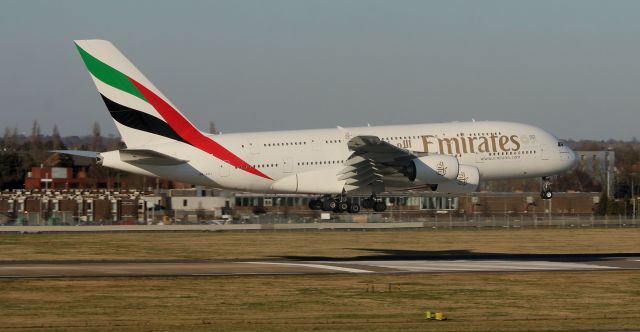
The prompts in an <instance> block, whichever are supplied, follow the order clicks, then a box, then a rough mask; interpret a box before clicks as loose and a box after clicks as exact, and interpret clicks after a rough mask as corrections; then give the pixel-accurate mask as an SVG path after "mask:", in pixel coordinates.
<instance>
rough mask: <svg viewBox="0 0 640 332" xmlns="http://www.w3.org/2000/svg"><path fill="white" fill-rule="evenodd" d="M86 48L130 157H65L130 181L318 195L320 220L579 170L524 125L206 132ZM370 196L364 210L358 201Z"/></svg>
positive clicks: (104, 45) (120, 61) (126, 67)
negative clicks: (126, 175)
mask: <svg viewBox="0 0 640 332" xmlns="http://www.w3.org/2000/svg"><path fill="white" fill-rule="evenodd" d="M75 45H76V48H77V50H78V52H79V53H80V57H81V58H82V60H83V62H84V64H85V65H86V67H87V69H88V71H89V74H90V76H91V78H92V79H93V82H94V83H95V85H96V87H97V89H98V91H99V93H100V95H101V97H102V100H103V101H104V103H105V104H106V106H107V109H108V111H109V113H110V115H111V117H112V118H113V120H114V122H115V125H116V127H117V129H118V131H119V133H120V135H121V137H122V141H123V142H124V143H125V145H126V148H123V149H119V150H113V151H107V152H93V151H76V150H58V151H55V152H58V153H66V154H70V155H76V156H83V157H90V158H96V160H97V163H98V164H100V165H102V166H105V167H109V168H113V169H117V170H122V171H126V172H131V173H135V174H141V175H147V176H153V177H159V178H164V179H170V180H175V181H180V182H186V183H191V184H194V185H203V186H210V187H215V188H222V189H230V190H236V191H246V192H255V193H289V194H292V193H300V194H311V195H317V196H316V197H317V199H316V198H314V199H312V200H311V201H310V202H309V208H311V209H313V210H323V211H335V212H350V213H358V212H359V211H360V210H361V208H366V209H373V210H374V211H376V212H382V211H385V210H386V208H387V207H386V204H385V202H384V201H383V200H381V199H379V198H378V197H377V195H379V194H380V193H383V192H392V191H421V190H424V191H434V192H438V193H442V194H445V195H455V194H465V193H471V192H474V191H476V189H477V188H478V185H479V183H480V181H484V180H500V179H514V178H531V177H542V179H543V182H544V184H543V186H542V190H541V193H540V195H541V197H542V198H544V199H550V198H552V197H553V192H552V191H551V188H550V175H553V174H557V173H560V172H564V171H566V170H568V169H570V168H572V167H573V166H574V165H575V163H576V154H575V153H574V152H573V151H572V150H571V149H570V148H569V147H568V146H566V145H565V144H564V143H563V142H562V141H561V140H559V139H558V138H556V137H555V136H553V135H552V134H550V133H548V132H547V131H545V130H543V129H541V128H538V127H535V126H531V125H526V124H521V123H514V122H503V121H472V122H451V123H435V124H434V123H431V124H408V125H392V126H366V127H345V128H343V127H340V126H337V127H336V128H329V129H308V130H287V131H268V132H249V133H232V134H209V133H205V132H202V131H200V130H198V129H197V128H196V126H194V125H193V124H192V123H191V122H190V121H189V120H187V118H186V117H185V116H184V115H183V114H182V113H181V112H180V111H179V110H178V108H177V107H176V106H175V105H173V104H172V103H171V101H169V99H168V98H167V97H165V96H164V95H163V94H162V93H161V92H160V91H159V90H158V89H157V88H156V87H155V86H154V85H153V84H152V83H151V82H150V81H149V80H148V79H147V78H146V77H145V76H144V75H143V74H142V73H141V72H140V71H139V70H138V69H137V68H136V67H135V66H134V65H133V64H132V63H131V62H130V61H129V60H128V59H127V58H126V57H125V56H124V55H123V54H122V53H121V52H120V51H119V50H118V49H117V48H116V47H115V46H114V45H113V44H112V43H110V42H109V41H106V40H97V39H96V40H76V41H75ZM355 195H359V196H368V197H367V198H365V199H364V200H362V201H361V204H359V203H357V202H356V201H354V200H351V199H350V197H353V196H355Z"/></svg>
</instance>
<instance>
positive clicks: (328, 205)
mask: <svg viewBox="0 0 640 332" xmlns="http://www.w3.org/2000/svg"><path fill="white" fill-rule="evenodd" d="M337 207H338V202H337V201H336V200H335V199H333V198H327V199H325V200H323V201H322V211H326V212H329V211H334V210H335V209H336V208H337Z"/></svg>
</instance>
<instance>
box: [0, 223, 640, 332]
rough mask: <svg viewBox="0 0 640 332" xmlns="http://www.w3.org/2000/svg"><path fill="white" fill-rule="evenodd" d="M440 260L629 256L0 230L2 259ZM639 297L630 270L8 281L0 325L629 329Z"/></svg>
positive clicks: (569, 243) (366, 235)
mask: <svg viewBox="0 0 640 332" xmlns="http://www.w3.org/2000/svg"><path fill="white" fill-rule="evenodd" d="M442 252H472V253H529V254H548V253H612V252H620V253H621V252H627V253H638V252H640V230H638V229H599V230H483V231H455V230H454V231H448V230H447V231H440V230H439V231H419V232H418V231H413V232H412V231H401V232H398V231H393V232H390V231H384V232H292V233H133V234H132V233H114V234H39V235H17V234H16V235H0V260H2V261H10V260H49V259H54V260H86V259H91V260H115V259H118V260H119V259H127V260H131V259H134V260H135V259H183V258H189V259H212V260H215V259H246V258H277V257H287V256H324V257H355V256H365V255H385V254H394V253H395V254H397V253H402V254H404V255H413V254H415V255H424V254H425V253H427V254H438V253H442ZM371 285H374V286H375V291H373V292H372V291H371ZM390 285H391V286H390ZM639 303H640V271H609V272H516V273H442V274H408V275H314V276H242V277H201V278H191V277H184V278H78V279H16V280H0V330H13V329H15V330H19V331H25V330H46V331H56V330H76V331H87V330H89V331H111V330H113V331H121V330H129V331H158V330H160V331H173V330H195V331H211V330H213V331H247V330H256V331H299V330H305V331H308V330H317V331H470V330H474V331H576V330H583V331H592V330H607V331H612V330H638V329H640V310H639V308H640V306H639V305H638V304H639ZM426 310H441V311H444V312H445V313H446V314H447V315H448V316H449V318H450V320H449V321H445V322H436V321H426V320H425V319H424V318H423V315H424V311H426Z"/></svg>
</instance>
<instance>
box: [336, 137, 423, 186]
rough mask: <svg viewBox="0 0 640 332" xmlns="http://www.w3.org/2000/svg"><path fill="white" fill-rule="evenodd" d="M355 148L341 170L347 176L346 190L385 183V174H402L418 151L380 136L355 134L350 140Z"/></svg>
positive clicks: (339, 177) (341, 178) (391, 175)
mask: <svg viewBox="0 0 640 332" xmlns="http://www.w3.org/2000/svg"><path fill="white" fill-rule="evenodd" d="M347 146H348V148H349V150H351V151H353V153H352V154H351V156H349V158H348V159H347V160H346V161H345V163H344V164H345V168H344V169H342V170H341V171H340V172H339V173H338V179H339V180H345V181H346V182H345V190H346V191H353V190H358V189H363V188H366V187H368V186H372V187H379V186H384V181H383V178H385V177H386V178H393V177H399V176H403V175H402V170H403V168H404V167H405V166H406V165H407V163H408V161H409V160H411V159H414V158H417V157H418V155H417V154H416V153H414V152H412V151H409V150H407V149H403V148H401V147H397V146H395V145H393V144H390V143H388V142H385V141H382V140H381V139H380V138H379V137H377V136H356V137H353V138H352V139H350V140H349V142H348V143H347Z"/></svg>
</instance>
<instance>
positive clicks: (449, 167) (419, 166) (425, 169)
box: [405, 154, 460, 184]
mask: <svg viewBox="0 0 640 332" xmlns="http://www.w3.org/2000/svg"><path fill="white" fill-rule="evenodd" d="M459 166H460V165H459V164H458V158H456V157H453V156H447V155H440V154H436V155H431V156H425V157H420V158H416V159H413V160H411V161H410V162H409V166H408V167H407V168H406V170H405V175H406V176H407V178H409V181H411V182H413V181H415V180H418V181H420V182H422V183H426V184H440V183H444V182H448V181H451V180H454V179H455V178H456V177H457V176H458V168H459Z"/></svg>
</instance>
